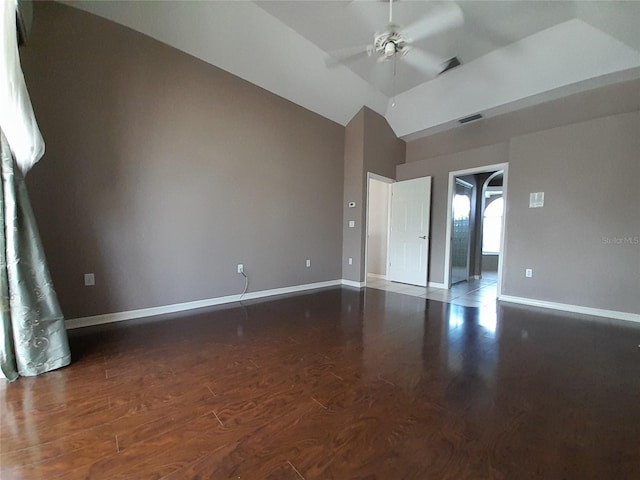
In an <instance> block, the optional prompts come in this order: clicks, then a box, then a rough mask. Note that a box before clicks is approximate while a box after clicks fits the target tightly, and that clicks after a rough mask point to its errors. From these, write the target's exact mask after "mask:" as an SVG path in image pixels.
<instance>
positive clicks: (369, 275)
mask: <svg viewBox="0 0 640 480" xmlns="http://www.w3.org/2000/svg"><path fill="white" fill-rule="evenodd" d="M367 277H373V278H380V279H382V280H386V279H387V276H386V275H380V274H379V273H367Z"/></svg>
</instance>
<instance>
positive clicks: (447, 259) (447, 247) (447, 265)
mask: <svg viewBox="0 0 640 480" xmlns="http://www.w3.org/2000/svg"><path fill="white" fill-rule="evenodd" d="M492 170H503V171H504V174H503V175H504V176H503V182H502V188H503V194H502V196H503V198H504V207H505V209H504V214H503V216H502V240H501V245H500V248H501V254H500V257H499V258H498V285H497V293H498V295H500V292H501V291H502V264H503V257H504V256H505V254H506V252H505V243H506V242H505V236H506V230H505V226H506V218H507V204H508V202H507V184H508V176H509V163H495V164H493V165H484V166H481V167H473V168H467V169H464V170H455V171H451V172H449V188H448V190H447V224H446V229H445V237H444V281H443V283H444V285H445V287H444V288H447V289H450V288H451V216H452V213H453V212H452V211H451V210H452V203H453V192H454V191H455V178H456V177H458V176H462V175H472V174H475V173H483V172H490V171H492Z"/></svg>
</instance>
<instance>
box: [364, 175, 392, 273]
mask: <svg viewBox="0 0 640 480" xmlns="http://www.w3.org/2000/svg"><path fill="white" fill-rule="evenodd" d="M370 180H378V181H379V182H382V183H388V184H389V185H391V184H392V183H395V182H396V181H395V180H394V179H393V178H387V177H383V176H382V175H378V174H377V173H371V172H367V204H366V206H365V207H366V213H365V218H364V282H365V283H367V275H368V273H369V272H368V270H369V194H370V192H369V185H370ZM387 207H388V208H387V212H388V213H387V275H388V274H389V266H388V263H389V228H388V227H389V225H390V223H389V222H390V219H391V195H388V198H387ZM387 275H385V280H386V277H387Z"/></svg>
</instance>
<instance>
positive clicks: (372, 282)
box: [367, 272, 497, 307]
mask: <svg viewBox="0 0 640 480" xmlns="http://www.w3.org/2000/svg"><path fill="white" fill-rule="evenodd" d="M367 287H369V288H376V289H378V290H387V291H389V292H396V293H403V294H405V295H412V296H414V297H421V298H427V299H429V300H437V301H439V302H444V303H451V304H453V305H462V306H464V307H483V306H485V305H488V304H494V303H495V301H496V296H497V277H496V274H495V273H494V272H492V273H486V272H485V273H483V275H482V278H481V279H480V280H469V281H467V282H460V283H457V284H455V285H453V286H452V287H451V289H450V290H446V289H443V288H435V287H418V286H415V285H408V284H406V283H397V282H390V281H388V280H383V279H381V278H377V277H372V276H368V277H367Z"/></svg>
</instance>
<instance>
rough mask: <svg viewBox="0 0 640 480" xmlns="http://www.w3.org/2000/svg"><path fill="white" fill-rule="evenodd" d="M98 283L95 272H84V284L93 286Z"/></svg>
mask: <svg viewBox="0 0 640 480" xmlns="http://www.w3.org/2000/svg"><path fill="white" fill-rule="evenodd" d="M95 284H96V276H95V275H94V274H93V273H85V274H84V286H85V287H93V286H94V285H95Z"/></svg>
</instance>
